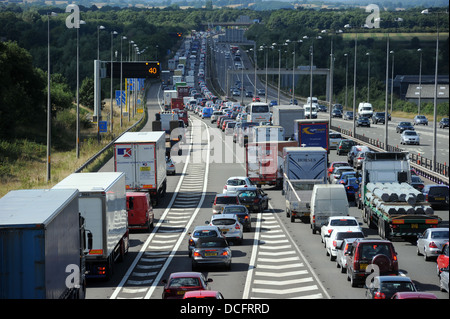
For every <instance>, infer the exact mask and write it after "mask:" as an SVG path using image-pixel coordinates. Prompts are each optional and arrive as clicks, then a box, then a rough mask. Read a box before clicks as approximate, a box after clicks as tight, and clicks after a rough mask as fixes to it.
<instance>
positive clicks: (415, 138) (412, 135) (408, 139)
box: [400, 130, 420, 145]
mask: <svg viewBox="0 0 450 319" xmlns="http://www.w3.org/2000/svg"><path fill="white" fill-rule="evenodd" d="M400 144H402V145H403V144H404V145H406V144H415V145H420V136H419V134H417V132H416V131H411V130H406V131H403V132H402V135H400Z"/></svg>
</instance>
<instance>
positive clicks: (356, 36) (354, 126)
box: [353, 34, 358, 136]
mask: <svg viewBox="0 0 450 319" xmlns="http://www.w3.org/2000/svg"><path fill="white" fill-rule="evenodd" d="M357 47H358V34H355V58H354V64H353V136H356V116H355V115H356V57H357V55H356V49H357Z"/></svg>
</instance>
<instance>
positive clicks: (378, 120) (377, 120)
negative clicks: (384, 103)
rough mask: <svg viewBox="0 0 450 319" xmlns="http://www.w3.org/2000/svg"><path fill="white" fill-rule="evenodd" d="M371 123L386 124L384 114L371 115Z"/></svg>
mask: <svg viewBox="0 0 450 319" xmlns="http://www.w3.org/2000/svg"><path fill="white" fill-rule="evenodd" d="M372 123H373V124H378V123H383V124H385V123H386V113H385V112H375V113H373V115H372Z"/></svg>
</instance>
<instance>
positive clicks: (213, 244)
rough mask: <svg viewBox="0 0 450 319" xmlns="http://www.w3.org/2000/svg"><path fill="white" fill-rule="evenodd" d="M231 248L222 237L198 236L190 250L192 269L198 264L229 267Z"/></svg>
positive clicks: (198, 265)
mask: <svg viewBox="0 0 450 319" xmlns="http://www.w3.org/2000/svg"><path fill="white" fill-rule="evenodd" d="M231 257H232V256H231V249H230V247H229V245H228V242H227V240H226V239H225V238H223V237H215V238H213V237H206V238H200V239H199V240H198V241H197V242H196V243H195V247H194V249H193V250H192V270H196V269H197V268H198V267H200V266H222V267H225V268H226V269H230V268H231Z"/></svg>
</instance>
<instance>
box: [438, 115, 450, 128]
mask: <svg viewBox="0 0 450 319" xmlns="http://www.w3.org/2000/svg"><path fill="white" fill-rule="evenodd" d="M448 122H449V121H448V117H444V118H443V119H442V120H440V121H439V128H446V127H448V126H449V123H448Z"/></svg>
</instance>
